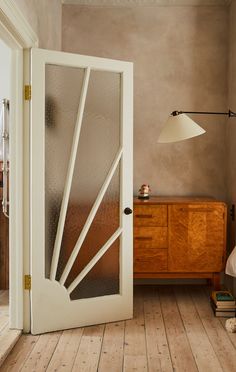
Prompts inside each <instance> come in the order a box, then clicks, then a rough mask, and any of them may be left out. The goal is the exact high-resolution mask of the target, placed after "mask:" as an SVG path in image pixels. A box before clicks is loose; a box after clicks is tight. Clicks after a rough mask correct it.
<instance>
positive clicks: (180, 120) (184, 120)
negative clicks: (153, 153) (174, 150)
mask: <svg viewBox="0 0 236 372" xmlns="http://www.w3.org/2000/svg"><path fill="white" fill-rule="evenodd" d="M186 114H197V115H224V116H228V117H229V118H235V117H236V113H235V112H233V111H231V110H229V111H228V112H209V111H173V112H172V113H171V115H170V116H169V118H168V120H167V122H166V124H165V125H164V127H163V129H162V131H161V134H160V136H159V138H158V143H170V142H178V141H183V140H185V139H188V138H192V137H196V136H200V135H201V134H204V133H205V132H206V131H205V130H204V129H203V128H201V127H200V126H199V125H198V124H197V123H195V121H193V120H192V119H191V118H190V117H189V116H187V115H186Z"/></svg>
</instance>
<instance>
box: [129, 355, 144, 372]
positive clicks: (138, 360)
mask: <svg viewBox="0 0 236 372" xmlns="http://www.w3.org/2000/svg"><path fill="white" fill-rule="evenodd" d="M123 371H125V372H134V371H135V372H145V371H148V366H147V358H146V356H143V355H126V356H125V358H124V369H123Z"/></svg>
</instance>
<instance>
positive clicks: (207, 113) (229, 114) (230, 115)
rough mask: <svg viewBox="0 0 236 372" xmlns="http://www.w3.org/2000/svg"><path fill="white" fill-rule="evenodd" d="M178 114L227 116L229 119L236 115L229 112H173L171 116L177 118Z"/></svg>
mask: <svg viewBox="0 0 236 372" xmlns="http://www.w3.org/2000/svg"><path fill="white" fill-rule="evenodd" d="M180 114H198V115H227V116H228V117H230V118H235V117H236V113H235V112H233V111H231V110H229V111H228V112H208V111H173V112H172V113H171V115H172V116H177V115H180Z"/></svg>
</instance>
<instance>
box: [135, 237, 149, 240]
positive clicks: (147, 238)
mask: <svg viewBox="0 0 236 372" xmlns="http://www.w3.org/2000/svg"><path fill="white" fill-rule="evenodd" d="M134 239H135V240H152V236H136V237H135V238H134Z"/></svg>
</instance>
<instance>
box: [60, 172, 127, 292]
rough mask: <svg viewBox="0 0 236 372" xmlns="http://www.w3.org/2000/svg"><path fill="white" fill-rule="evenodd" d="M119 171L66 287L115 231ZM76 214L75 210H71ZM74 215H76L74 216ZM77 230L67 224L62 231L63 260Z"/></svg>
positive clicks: (118, 196) (107, 192) (117, 221)
mask: <svg viewBox="0 0 236 372" xmlns="http://www.w3.org/2000/svg"><path fill="white" fill-rule="evenodd" d="M119 200H120V171H119V167H118V168H117V171H116V172H115V174H114V176H113V178H112V180H111V183H110V185H109V187H108V189H107V191H106V194H105V196H104V198H103V200H102V203H101V204H100V207H99V209H98V211H97V213H96V216H95V218H94V220H93V222H92V224H91V227H90V229H89V231H88V234H87V236H86V238H85V240H84V243H83V244H82V246H81V249H80V252H79V254H78V256H77V259H76V260H75V263H74V265H73V267H72V269H71V272H70V275H69V276H68V279H67V281H66V287H68V286H69V285H70V283H71V282H72V281H73V280H74V279H75V278H76V276H77V275H78V274H79V273H80V272H81V271H82V270H83V268H84V267H85V266H86V265H87V264H88V263H89V261H90V260H91V259H92V258H93V257H94V256H95V254H96V253H97V252H98V251H99V250H100V249H101V248H102V246H103V245H104V244H105V243H106V242H107V240H108V239H109V238H110V237H111V236H112V235H113V234H114V233H115V231H116V230H117V229H118V227H119V225H120V213H119V210H120V206H119ZM71 212H73V213H74V214H75V215H76V213H77V212H76V210H74V211H71ZM74 217H76V216H74ZM77 238H78V236H77V231H76V230H74V229H71V225H69V224H67V226H66V227H65V231H64V240H63V243H62V244H63V248H64V249H63V251H64V252H65V253H67V257H65V262H66V261H67V260H68V258H69V257H68V256H69V255H68V251H70V250H71V249H72V248H73V247H74V245H75V243H76V241H77Z"/></svg>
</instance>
